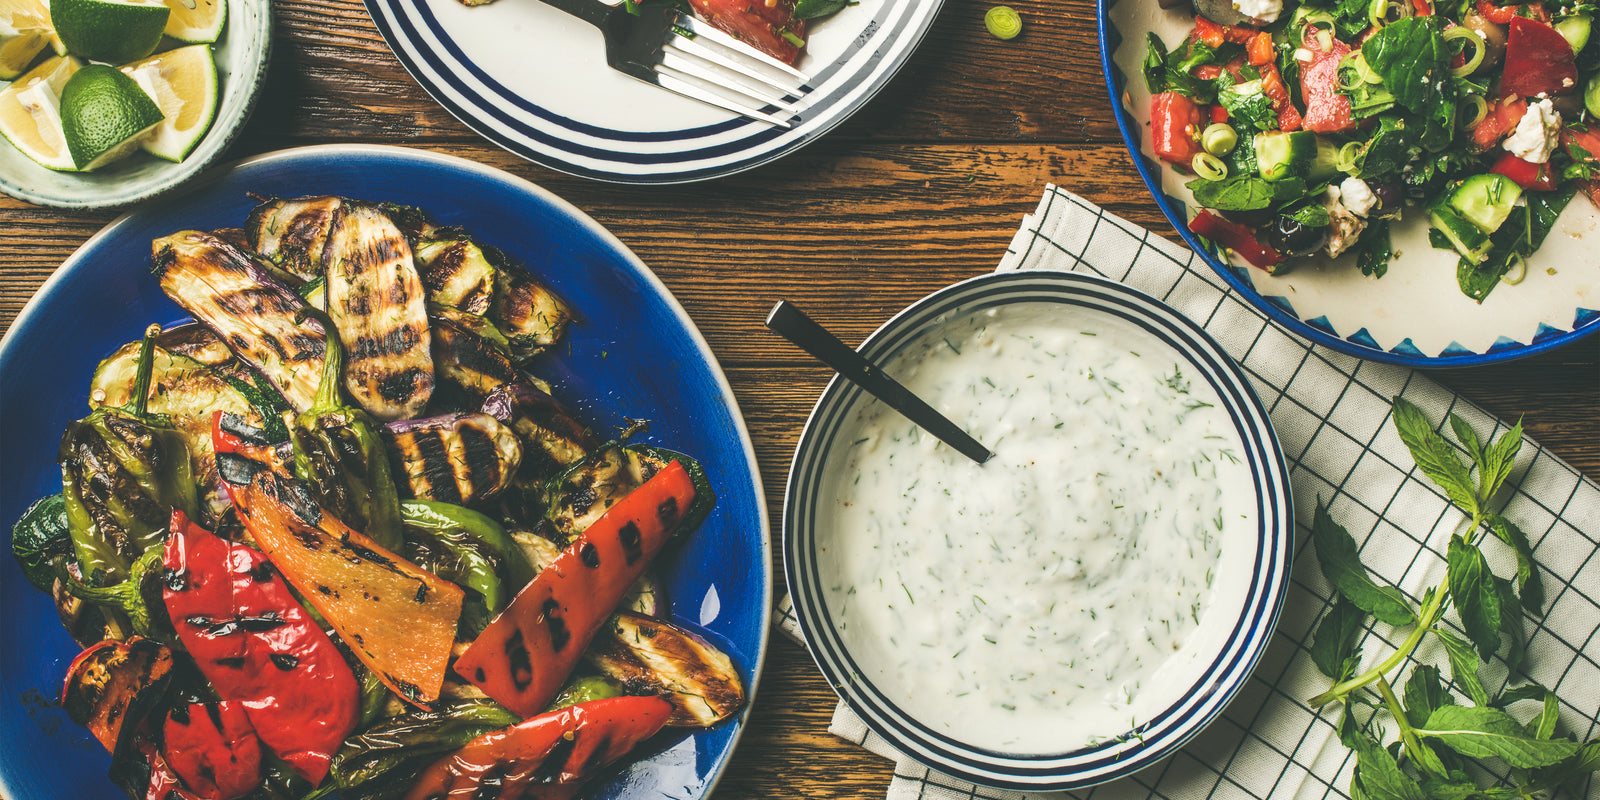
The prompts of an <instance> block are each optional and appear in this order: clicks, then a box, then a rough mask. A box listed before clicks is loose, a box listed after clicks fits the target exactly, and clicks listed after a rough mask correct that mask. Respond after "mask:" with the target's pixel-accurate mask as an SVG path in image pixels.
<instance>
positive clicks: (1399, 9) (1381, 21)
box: [1367, 0, 1410, 28]
mask: <svg viewBox="0 0 1600 800" xmlns="http://www.w3.org/2000/svg"><path fill="white" fill-rule="evenodd" d="M1409 13H1410V8H1408V7H1407V4H1406V3H1405V2H1403V0H1372V2H1370V3H1368V4H1367V21H1368V22H1371V23H1372V26H1373V27H1374V28H1381V27H1383V26H1385V25H1388V24H1389V23H1391V22H1394V21H1395V20H1398V19H1401V18H1403V17H1406V16H1407V15H1408V14H1409Z"/></svg>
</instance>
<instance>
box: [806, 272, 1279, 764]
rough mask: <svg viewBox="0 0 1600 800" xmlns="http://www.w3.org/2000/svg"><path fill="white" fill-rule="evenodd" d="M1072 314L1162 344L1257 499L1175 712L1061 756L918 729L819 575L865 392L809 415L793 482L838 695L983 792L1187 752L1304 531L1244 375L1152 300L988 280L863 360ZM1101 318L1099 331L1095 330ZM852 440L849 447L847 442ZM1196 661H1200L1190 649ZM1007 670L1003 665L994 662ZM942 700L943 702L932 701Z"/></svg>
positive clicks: (1110, 289) (1052, 278) (1044, 280)
mask: <svg viewBox="0 0 1600 800" xmlns="http://www.w3.org/2000/svg"><path fill="white" fill-rule="evenodd" d="M1022 302H1045V303H1055V304H1060V305H1062V306H1063V311H1062V314H1063V316H1064V317H1067V318H1070V319H1071V320H1072V321H1073V324H1092V320H1093V319H1095V318H1097V317H1099V318H1107V319H1111V318H1120V319H1122V320H1126V321H1128V322H1131V323H1133V324H1135V325H1137V326H1139V327H1142V328H1144V329H1145V330H1146V331H1147V332H1149V333H1150V334H1151V335H1152V336H1154V337H1156V338H1158V339H1160V340H1162V341H1163V342H1165V343H1166V344H1167V345H1168V346H1170V347H1171V349H1172V351H1173V356H1174V357H1176V358H1181V359H1183V360H1184V361H1186V362H1187V364H1186V365H1185V366H1184V369H1183V372H1184V374H1186V375H1199V376H1203V379H1204V380H1206V381H1207V382H1209V383H1210V384H1211V386H1212V388H1214V389H1215V390H1216V393H1217V396H1218V397H1220V398H1221V399H1222V404H1223V407H1224V409H1225V410H1226V411H1227V413H1228V414H1229V416H1230V417H1231V418H1232V419H1233V421H1234V424H1235V426H1236V427H1237V430H1238V433H1239V438H1240V440H1241V441H1242V442H1243V445H1244V446H1243V450H1244V451H1245V453H1246V455H1245V463H1246V464H1248V465H1249V469H1250V474H1251V477H1252V479H1253V488H1254V491H1255V503H1254V506H1255V518H1256V521H1257V523H1258V524H1257V526H1256V529H1255V530H1254V531H1251V530H1249V529H1248V528H1244V529H1240V530H1239V531H1238V532H1237V533H1234V532H1230V533H1229V535H1228V538H1227V539H1226V540H1225V541H1224V542H1223V545H1222V547H1223V551H1224V555H1223V567H1222V568H1223V572H1221V573H1219V574H1218V576H1217V586H1218V587H1219V589H1218V592H1217V594H1216V595H1215V596H1214V597H1213V599H1212V600H1211V601H1210V602H1211V608H1210V610H1208V611H1207V612H1206V613H1205V614H1204V615H1202V616H1201V618H1200V628H1199V629H1198V630H1197V631H1196V633H1195V634H1194V635H1193V636H1192V637H1191V639H1190V644H1189V645H1186V646H1185V659H1186V661H1187V663H1190V664H1193V665H1194V669H1193V671H1192V673H1191V675H1192V677H1191V678H1187V679H1185V680H1184V681H1183V682H1182V683H1181V685H1175V686H1172V687H1169V688H1166V689H1164V690H1162V691H1164V692H1165V693H1164V694H1162V695H1161V696H1160V698H1159V699H1160V700H1161V701H1162V702H1164V703H1165V705H1164V706H1161V709H1162V710H1160V711H1159V712H1158V713H1154V714H1152V715H1151V716H1150V717H1149V718H1148V719H1139V720H1136V723H1137V727H1136V728H1134V729H1133V730H1130V731H1127V732H1126V733H1124V734H1123V735H1120V736H1116V737H1113V738H1111V739H1109V740H1106V741H1102V742H1100V743H1098V744H1090V745H1078V744H1076V743H1074V744H1066V743H1063V745H1062V747H1061V749H1060V750H1059V751H1058V752H1049V753H1045V754H1020V753H1003V752H995V751H993V750H986V749H982V748H979V747H976V746H973V745H970V744H967V743H964V742H962V741H960V740H959V739H956V738H953V737H951V736H949V735H947V734H946V733H943V732H939V731H935V730H934V729H933V728H932V727H930V726H928V725H925V724H923V723H921V722H919V721H918V720H917V719H916V717H915V716H914V715H913V714H914V712H915V709H906V708H902V707H900V706H898V705H897V704H896V703H895V702H893V701H891V700H890V699H889V698H888V697H887V696H886V694H885V693H884V692H883V691H881V690H879V689H878V688H877V687H875V686H874V685H873V684H872V682H871V679H870V678H869V677H866V676H867V675H869V672H868V670H864V669H860V668H858V666H857V665H856V663H855V661H854V660H853V659H852V656H851V653H850V652H849V651H848V649H847V647H846V645H845V640H844V637H842V636H841V635H840V633H839V631H838V630H837V629H836V627H835V623H834V621H833V619H832V614H831V612H830V609H829V606H828V603H827V600H826V598H825V595H824V588H825V586H826V583H827V581H829V580H830V578H829V576H827V575H825V574H822V571H821V569H820V568H819V559H818V550H817V545H818V543H819V542H824V541H825V540H826V538H827V537H829V536H832V535H835V534H834V532H833V531H831V530H819V527H821V526H819V521H820V520H821V519H823V518H825V516H826V514H825V513H824V512H825V509H826V508H828V507H829V504H831V503H832V502H834V501H833V499H832V498H830V497H828V496H826V494H825V493H826V492H827V486H828V485H829V484H828V482H827V481H826V480H825V477H826V474H827V472H828V468H829V461H830V459H829V456H830V452H832V451H833V448H834V446H835V441H834V440H835V437H836V435H837V434H838V433H839V431H840V429H841V423H842V422H843V421H844V420H846V419H847V418H848V416H849V415H850V414H851V413H852V412H853V411H854V408H855V406H856V403H857V401H858V400H859V399H861V398H862V397H863V396H862V394H861V392H860V390H858V389H856V388H855V387H854V386H853V385H850V384H847V383H845V382H844V381H842V380H840V379H838V378H835V379H834V380H833V382H832V383H830V384H829V385H828V388H827V389H826V390H824V392H823V394H822V398H821V399H820V400H819V401H818V402H817V406H816V408H815V409H814V410H813V411H812V412H811V418H810V420H808V421H807V423H806V428H805V431H804V432H803V433H802V434H801V437H800V446H799V448H798V449H797V450H796V452H795V458H794V465H793V467H792V469H791V470H790V473H789V486H788V495H787V497H786V499H785V504H784V515H783V559H784V570H785V572H786V574H787V576H788V581H789V590H790V595H791V597H792V599H793V601H794V607H795V612H796V615H797V616H798V618H799V621H800V627H801V630H802V631H803V632H804V634H805V640H806V644H807V647H808V648H809V649H810V650H811V655H812V657H813V658H814V659H815V660H816V662H817V666H818V667H820V668H821V669H822V672H823V674H824V675H825V676H826V677H827V679H828V683H829V684H830V685H832V686H833V688H834V691H835V692H837V693H838V694H839V697H840V699H842V700H843V701H844V702H845V703H847V704H848V705H849V706H850V709H851V710H852V711H854V712H855V713H856V714H857V715H858V716H860V717H861V719H863V720H864V721H866V723H867V725H868V726H869V727H870V728H872V730H873V731H874V732H876V733H877V734H878V735H879V736H882V737H883V738H884V739H886V740H888V741H889V742H890V743H891V744H893V745H894V746H895V747H896V748H897V749H899V750H900V751H901V752H903V753H906V754H907V755H910V756H912V757H913V758H915V759H917V760H918V761H920V762H922V763H924V764H926V765H928V766H929V767H932V768H933V769H936V770H939V771H940V772H944V773H946V774H949V775H953V776H956V777H958V778H961V779H963V780H967V781H970V782H972V783H977V784H981V785H985V786H999V787H1005V788H1010V789H1019V790H1026V791H1053V790H1060V789H1073V788H1080V787H1085V786H1091V785H1094V784H1098V783H1104V782H1106V781H1110V780H1115V779H1117V778H1120V777H1123V776H1126V775H1128V774H1131V773H1133V772H1135V771H1138V770H1140V769H1143V768H1144V767H1147V766H1150V765H1151V764H1154V763H1156V762H1157V761H1160V760H1161V759H1163V758H1165V757H1167V756H1169V755H1171V754H1172V753H1174V752H1176V751H1177V749H1178V748H1179V747H1181V746H1183V744H1184V743H1185V742H1187V741H1188V740H1189V739H1190V738H1191V737H1193V736H1194V735H1195V734H1197V733H1199V732H1200V731H1201V729H1203V728H1204V727H1205V726H1206V725H1207V724H1208V723H1209V722H1211V720H1213V719H1215V718H1216V716H1217V715H1218V714H1220V713H1221V712H1222V709H1223V708H1224V707H1225V706H1226V705H1227V704H1228V701H1229V700H1231V699H1232V698H1233V696H1234V695H1235V693H1237V692H1238V691H1239V689H1240V688H1241V687H1243V686H1244V684H1245V681H1246V680H1247V679H1248V678H1249V676H1250V673H1251V671H1252V670H1254V668H1255V665H1256V662H1257V660H1258V659H1260V657H1261V654H1262V652H1263V651H1264V650H1265V649H1266V646H1267V643H1268V641H1269V640H1270V639H1271V637H1272V629H1273V627H1274V625H1276V623H1277V619H1278V611H1279V609H1280V608H1281V606H1282V604H1283V597H1284V592H1285V591H1286V589H1287V586H1288V577H1289V566H1290V554H1291V553H1290V551H1291V547H1292V540H1293V536H1294V524H1293V519H1292V515H1293V511H1292V502H1291V498H1290V491H1289V478H1288V469H1287V467H1286V466H1285V464H1284V461H1283V456H1282V453H1281V452H1280V451H1279V449H1278V442H1277V437H1276V436H1275V435H1274V433H1273V431H1272V424H1271V422H1270V421H1269V420H1268V418H1267V413H1266V410H1265V409H1264V408H1263V407H1262V406H1261V402H1260V400H1258V399H1257V398H1256V395H1255V393H1254V392H1253V391H1252V390H1251V389H1250V385H1249V383H1248V382H1247V381H1246V380H1245V377H1244V375H1243V373H1242V372H1240V370H1239V367H1238V366H1237V365H1236V364H1234V363H1233V361H1232V360H1231V359H1229V358H1228V356H1227V355H1226V354H1224V353H1223V352H1222V350H1221V348H1219V347H1218V346H1217V344H1216V343H1215V342H1213V341H1212V340H1211V338H1210V337H1209V336H1207V335H1206V333H1205V332H1204V331H1202V330H1201V329H1200V328H1199V326H1197V325H1195V324H1194V323H1193V322H1190V321H1189V320H1188V319H1185V318H1184V317H1183V316H1181V315H1180V314H1178V313H1177V312H1176V311H1173V310H1172V309H1171V308H1169V307H1167V306H1165V305H1162V304H1161V302H1160V301H1158V300H1156V299H1155V298H1152V297H1150V296H1149V295H1146V294H1143V293H1141V292H1138V291H1136V290H1134V289H1130V288H1128V287H1126V286H1123V285H1122V284H1119V283H1115V282H1112V281H1107V280H1104V279H1101V278H1097V277H1093V276H1089V275H1082V274H1076V273H1065V272H1043V271H1027V272H1007V273H998V274H990V275H984V276H981V277H978V278H973V279H971V280H968V281H965V282H962V283H958V284H956V285H954V286H950V287H948V288H945V289H942V290H940V291H938V292H936V293H934V294H932V295H929V296H928V297H926V298H923V299H922V300H920V301H918V302H917V303H915V304H914V305H912V306H911V307H910V308H908V309H906V310H905V311H902V312H900V314H898V315H896V316H895V317H894V318H893V319H891V320H889V321H888V322H887V323H885V324H884V325H883V327H881V328H879V329H878V330H877V331H876V332H874V333H873V334H872V335H871V336H870V337H868V338H867V340H866V341H865V342H864V343H862V345H861V347H860V352H861V353H862V355H864V356H866V357H867V358H868V359H869V360H871V361H872V362H874V363H883V362H884V361H885V360H886V359H888V358H890V357H891V356H892V355H893V354H894V353H896V352H897V351H898V350H899V349H900V348H902V347H904V346H905V345H907V344H908V343H909V342H911V341H913V340H915V339H916V338H917V336H918V335H919V334H920V333H921V332H923V331H924V330H926V329H927V328H928V326H929V325H931V324H933V322H934V321H935V320H937V319H938V318H939V317H941V316H942V315H945V314H949V313H952V312H954V311H955V310H956V309H960V310H961V311H962V312H963V313H970V312H973V311H979V310H982V309H985V308H993V307H996V306H999V305H1003V304H1008V303H1022ZM1085 320H1089V322H1087V323H1086V322H1085ZM848 445H849V442H844V443H843V446H845V447H848ZM1190 648H1194V652H1193V653H1192V654H1189V652H1188V651H1189V649H1190ZM996 666H997V668H1001V667H1003V666H1004V665H996ZM928 702H930V703H932V702H937V699H936V698H929V701H928Z"/></svg>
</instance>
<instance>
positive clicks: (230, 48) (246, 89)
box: [0, 0, 272, 208]
mask: <svg viewBox="0 0 1600 800" xmlns="http://www.w3.org/2000/svg"><path fill="white" fill-rule="evenodd" d="M212 47H213V52H214V54H215V56H216V61H217V80H218V84H219V86H220V87H221V90H222V97H221V101H220V102H219V103H218V105H217V116H216V119H215V120H213V121H212V123H211V130H209V131H207V132H206V135H205V138H204V139H202V140H201V141H200V144H198V145H196V146H195V148H194V152H191V153H190V154H189V157H188V158H185V159H184V160H183V161H181V162H179V163H176V164H174V163H172V162H170V161H164V160H162V159H159V158H156V157H155V156H152V155H149V154H148V153H135V154H133V155H132V156H129V157H128V158H126V159H123V160H122V161H119V162H117V163H115V164H112V165H110V166H108V167H106V168H104V169H99V170H96V171H94V172H86V173H77V172H55V171H52V170H49V169H45V168H44V167H41V166H39V165H38V164H35V163H33V161H31V160H29V159H28V157H27V156H25V155H23V154H22V153H21V151H19V150H17V149H16V148H15V147H12V146H11V144H10V143H9V142H5V141H0V192H4V193H6V194H8V195H11V196H12V197H15V198H18V199H19V200H26V201H28V202H30V203H37V204H39V205H42V206H55V207H57V208H116V207H118V206H125V205H129V204H131V203H137V202H139V201H141V200H148V199H150V198H152V197H155V196H156V195H159V194H162V193H165V192H168V191H171V190H173V189H175V188H177V187H178V186H179V185H181V184H183V183H184V182H185V181H188V180H189V179H190V178H193V177H194V176H195V175H198V174H199V173H200V172H201V171H203V170H204V169H205V168H206V167H209V166H211V165H212V164H213V163H215V162H216V160H217V158H218V157H219V156H221V155H222V151H223V150H225V149H227V147H228V145H229V144H231V143H232V142H233V140H234V137H236V136H237V135H238V133H239V129H240V128H242V127H244V123H245V120H247V119H249V117H250V110H251V109H252V108H254V107H255V102H256V96H257V95H258V94H259V93H260V91H261V83H262V81H263V80H265V79H266V74H267V61H268V55H269V53H270V52H271V50H272V3H271V0H231V2H229V4H228V21H227V25H226V27H224V28H223V30H222V38H221V39H219V40H218V41H217V43H216V44H215V45H213V46H212Z"/></svg>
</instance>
